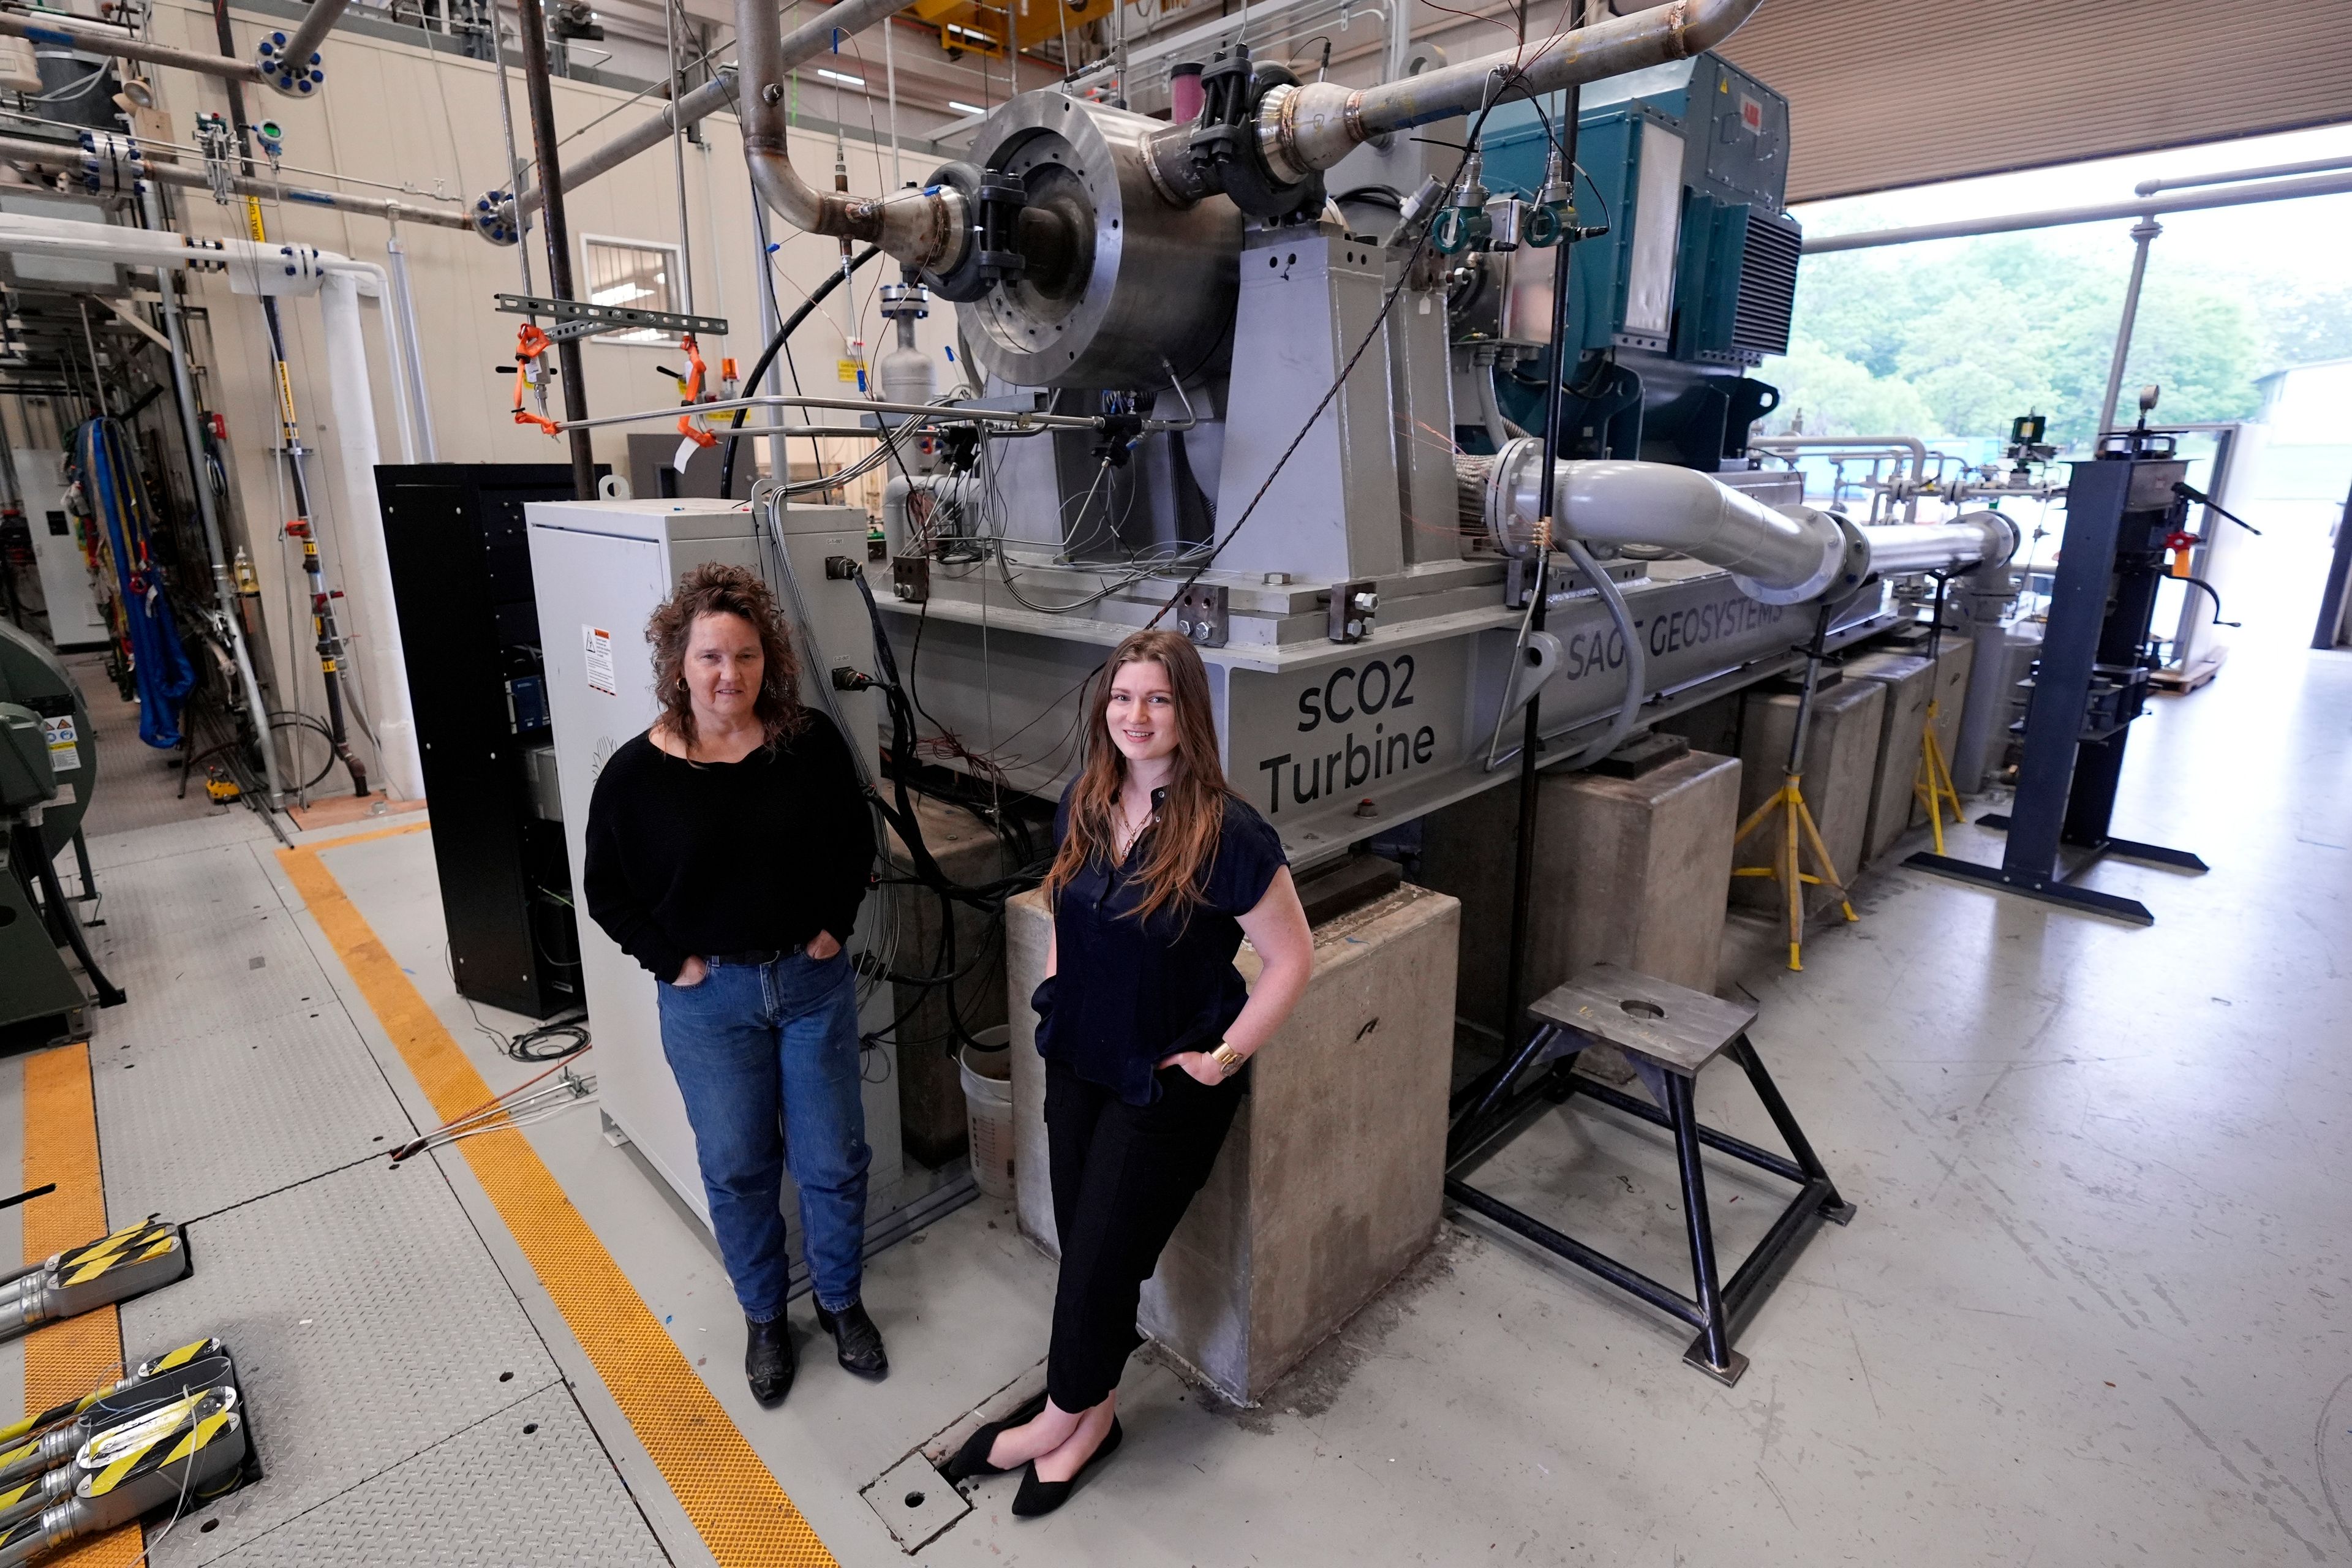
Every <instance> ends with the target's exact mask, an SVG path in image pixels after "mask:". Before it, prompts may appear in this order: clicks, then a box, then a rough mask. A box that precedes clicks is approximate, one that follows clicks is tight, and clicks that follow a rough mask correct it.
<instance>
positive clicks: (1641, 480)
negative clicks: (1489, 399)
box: [1486, 438, 1846, 602]
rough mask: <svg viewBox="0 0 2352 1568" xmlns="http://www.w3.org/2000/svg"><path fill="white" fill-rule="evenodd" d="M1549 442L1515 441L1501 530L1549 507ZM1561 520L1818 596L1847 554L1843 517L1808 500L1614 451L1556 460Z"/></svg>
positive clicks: (1504, 466) (1497, 462)
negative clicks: (1797, 502) (1545, 467)
mask: <svg viewBox="0 0 2352 1568" xmlns="http://www.w3.org/2000/svg"><path fill="white" fill-rule="evenodd" d="M1542 458H1543V452H1542V446H1541V443H1539V442H1538V441H1536V440H1534V439H1533V438H1522V439H1519V440H1515V441H1512V442H1511V443H1510V444H1509V445H1507V446H1506V447H1504V448H1503V450H1502V451H1501V452H1500V453H1498V454H1497V455H1496V458H1495V459H1494V466H1493V468H1491V469H1490V470H1489V471H1488V475H1487V480H1486V522H1487V527H1488V529H1489V531H1491V532H1492V533H1493V534H1494V535H1495V536H1496V538H1497V539H1498V540H1500V539H1506V538H1508V537H1510V536H1512V535H1514V534H1516V533H1517V532H1519V531H1523V530H1525V529H1527V528H1528V527H1530V526H1531V525H1532V524H1534V522H1535V521H1537V520H1538V518H1539V517H1541V516H1542V511H1541V507H1542V495H1541V490H1542V483H1543V475H1542ZM1553 468H1554V476H1553V485H1554V502H1553V509H1552V516H1553V522H1554V527H1555V529H1556V530H1557V531H1559V533H1560V534H1563V535H1565V536H1567V537H1570V538H1574V539H1579V540H1582V541H1583V542H1586V543H1588V544H1619V545H1622V544H1639V545H1650V546H1654V547H1659V548H1663V549H1667V550H1673V551H1675V552H1679V553H1681V554H1684V555H1688V556H1690V557H1691V558H1693V559H1694V560H1697V561H1704V562H1706V563H1707V564H1708V565H1710V566H1720V567H1722V568H1724V569H1725V570H1726V571H1729V572H1733V573H1736V574H1738V575H1740V576H1742V577H1744V578H1748V579H1749V580H1750V581H1752V582H1753V583H1754V584H1757V585H1758V586H1759V587H1761V588H1763V589H1764V590H1766V591H1767V592H1769V593H1771V594H1772V595H1774V597H1775V599H1776V601H1779V602H1791V599H1782V598H1781V597H1780V596H1781V595H1790V596H1791V598H1792V599H1793V598H1811V597H1812V596H1813V595H1815V594H1818V593H1820V592H1821V591H1822V589H1824V588H1826V587H1828V586H1829V584H1830V583H1831V581H1832V579H1833V578H1834V577H1835V576H1836V575H1837V574H1838V571H1839V569H1840V568H1841V567H1842V566H1843V563H1844V559H1845V547H1846V542H1845V536H1844V534H1843V531H1841V530H1840V529H1839V527H1838V525H1837V523H1836V522H1835V521H1832V520H1831V519H1829V518H1828V517H1826V516H1825V515H1824V514H1822V513H1821V512H1817V511H1814V510H1811V509H1810V508H1806V507H1792V508H1790V509H1789V510H1787V511H1778V510H1774V509H1772V508H1771V507H1769V506H1767V505H1765V504H1764V503H1763V502H1762V501H1759V500H1757V499H1756V498H1755V497H1753V496H1751V495H1748V493H1747V492H1745V491H1743V490H1735V489H1732V488H1731V487H1729V486H1728V485H1724V484H1718V483H1717V481H1716V480H1715V479H1712V478H1710V477H1709V476H1707V475H1706V474H1703V473H1700V472H1699V471H1698V470H1697V469H1696V468H1675V467H1674V466H1672V465H1670V464H1665V463H1640V462H1625V461H1619V460H1614V459H1609V460H1601V461H1585V462H1559V463H1556V464H1554V465H1553Z"/></svg>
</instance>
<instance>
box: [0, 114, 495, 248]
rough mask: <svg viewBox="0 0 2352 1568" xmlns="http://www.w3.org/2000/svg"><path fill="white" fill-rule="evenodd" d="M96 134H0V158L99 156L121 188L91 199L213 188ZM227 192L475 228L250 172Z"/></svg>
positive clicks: (62, 166)
mask: <svg viewBox="0 0 2352 1568" xmlns="http://www.w3.org/2000/svg"><path fill="white" fill-rule="evenodd" d="M92 134H93V135H94V136H103V137H105V140H104V141H102V142H99V143H98V145H97V147H96V148H95V149H94V150H92V149H85V148H80V147H73V146H66V145H61V144H59V143H58V142H36V141H33V140H31V139H30V138H27V137H21V136H0V159H6V160H9V161H11V162H22V163H33V164H36V165H37V166H41V167H44V168H47V169H53V170H57V171H59V172H61V173H64V174H72V175H79V174H82V173H83V172H84V171H85V170H86V168H87V166H88V164H89V160H90V158H91V157H92V156H95V157H96V158H97V159H98V160H99V163H100V170H101V174H100V183H101V184H102V185H105V186H109V187H118V188H110V189H101V190H98V191H89V192H85V193H83V194H85V195H127V194H129V192H130V190H131V185H132V184H133V182H135V181H137V180H142V179H143V180H151V181H152V182H154V183H155V184H159V185H173V186H176V187H179V188H182V189H185V190H210V189H211V188H212V182H211V181H210V180H209V179H207V178H206V177H205V172H204V171H203V170H202V169H201V168H189V167H187V166H185V165H184V164H179V163H156V162H154V161H153V160H152V159H148V158H145V157H143V156H142V157H140V158H137V159H136V160H135V161H134V160H132V158H131V155H130V154H131V143H130V139H129V138H117V137H113V136H111V135H109V134H108V133H105V132H93V133H92ZM116 142H120V143H121V146H120V148H119V150H118V149H117V148H116V147H114V146H113V145H112V143H116ZM229 188H230V189H231V190H233V191H235V192H236V194H237V195H243V196H261V197H265V198H269V199H275V200H278V201H284V202H292V203H294V204H296V205H300V206H313V207H331V208H332V209H334V210H335V211H337V212H346V213H356V214H358V215H360V216H363V217H380V218H385V219H392V218H404V219H406V220H408V221H410V222H412V223H428V224H431V225H433V226H435V227H436V228H471V227H473V224H472V223H471V221H469V220H468V219H467V217H466V216H465V215H464V214H463V213H455V212H440V211H435V210H434V209H432V208H429V207H413V206H410V205H408V204H406V203H405V202H396V201H386V200H383V198H381V197H377V196H354V195H345V194H344V193H343V192H341V191H314V190H310V189H309V188H307V187H305V186H301V185H281V184H278V182H276V181H275V180H263V179H257V178H255V177H253V176H251V175H247V174H236V175H232V176H230V179H229Z"/></svg>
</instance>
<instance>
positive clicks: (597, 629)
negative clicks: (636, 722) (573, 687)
mask: <svg viewBox="0 0 2352 1568" xmlns="http://www.w3.org/2000/svg"><path fill="white" fill-rule="evenodd" d="M580 640H581V643H582V645H583V647H584V648H585V650H586V652H587V655H588V689H589V690H591V691H601V692H603V693H604V695H605V696H607V697H618V696H619V695H620V694H621V688H620V686H619V685H618V684H617V683H616V682H615V681H614V679H613V634H612V633H610V632H608V631H606V630H605V629H604V627H602V626H582V627H581V628H580Z"/></svg>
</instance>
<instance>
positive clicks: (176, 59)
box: [0, 11, 261, 82]
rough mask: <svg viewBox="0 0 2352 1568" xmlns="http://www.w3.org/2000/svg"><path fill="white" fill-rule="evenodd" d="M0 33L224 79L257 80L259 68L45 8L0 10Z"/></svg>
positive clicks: (246, 62) (249, 63)
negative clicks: (29, 12)
mask: <svg viewBox="0 0 2352 1568" xmlns="http://www.w3.org/2000/svg"><path fill="white" fill-rule="evenodd" d="M0 34H5V35H6V36H8V37H16V38H30V39H31V40H32V41H33V42H35V43H37V44H61V45H64V46H66V47H69V48H76V49H84V50H87V51H88V52H89V53H90V54H93V55H110V56H112V57H113V58H116V59H124V60H140V61H142V62H144V63H146V64H148V65H157V66H177V67H178V68H180V69H182V70H191V71H195V72H197V73H198V74H200V75H203V76H214V77H219V78H221V79H223V80H225V81H249V82H258V81H260V80H261V68H259V67H258V66H256V65H254V64H253V63H252V62H251V61H249V60H233V59H228V58H225V57H223V56H220V55H200V54H196V53H194V52H193V51H191V50H188V49H175V48H173V47H171V46H170V45H168V44H151V43H149V42H148V41H147V40H146V39H144V38H140V37H132V36H131V34H129V33H126V32H123V31H122V30H121V29H120V28H117V27H105V26H99V25H98V24H96V23H94V22H84V21H80V20H78V19H77V18H75V17H71V16H53V15H51V14H50V13H48V12H46V11H45V12H41V13H39V14H37V15H30V16H28V15H26V13H24V12H22V11H0Z"/></svg>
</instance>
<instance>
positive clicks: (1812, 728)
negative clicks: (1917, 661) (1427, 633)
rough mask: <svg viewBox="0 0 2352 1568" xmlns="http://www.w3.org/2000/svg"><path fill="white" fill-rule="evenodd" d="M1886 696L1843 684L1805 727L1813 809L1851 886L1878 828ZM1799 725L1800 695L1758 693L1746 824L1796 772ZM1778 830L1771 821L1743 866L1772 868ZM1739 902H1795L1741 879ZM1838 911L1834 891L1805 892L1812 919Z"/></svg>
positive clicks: (1735, 895) (1748, 726) (1750, 721)
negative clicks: (1868, 835) (1793, 755)
mask: <svg viewBox="0 0 2352 1568" xmlns="http://www.w3.org/2000/svg"><path fill="white" fill-rule="evenodd" d="M1885 707H1886V689H1885V687H1884V686H1881V685H1880V684H1878V683H1877V682H1876V681H1871V680H1841V681H1839V682H1837V683H1836V684H1835V685H1833V686H1829V687H1825V688H1822V689H1819V690H1817V691H1815V692H1814V693H1813V711H1812V719H1811V722H1810V723H1808V724H1807V725H1806V728H1805V751H1804V755H1803V756H1802V757H1801V758H1800V759H1799V761H1800V763H1801V772H1802V773H1803V775H1804V783H1803V785H1802V788H1803V790H1804V795H1805V805H1806V806H1807V807H1808V808H1809V809H1810V810H1811V812H1812V816H1813V822H1814V824H1815V825H1816V826H1819V827H1820V828H1821V830H1822V843H1823V844H1824V845H1825V846H1827V847H1828V849H1829V852H1830V858H1831V860H1832V862H1833V863H1834V864H1835V866H1836V868H1837V873H1838V876H1839V877H1840V878H1841V879H1844V880H1845V881H1846V882H1847V883H1848V884H1849V885H1851V884H1852V881H1853V877H1854V874H1855V872H1856V870H1857V869H1858V868H1859V866H1860V863H1861V860H1862V847H1863V834H1864V829H1866V828H1867V827H1868V826H1869V824H1870V798H1871V783H1872V781H1873V780H1874V779H1875V778H1876V777H1877V775H1878V731H1879V725H1880V716H1881V715H1882V714H1883V713H1884V712H1885ZM1796 721H1797V699H1796V697H1795V696H1794V695H1793V694H1774V695H1772V696H1769V697H1768V696H1766V695H1764V694H1763V693H1761V692H1750V693H1749V694H1748V713H1747V718H1746V721H1745V722H1744V723H1743V725H1742V726H1741V728H1742V731H1743V734H1742V738H1741V746H1742V749H1741V752H1740V761H1741V763H1744V764H1746V772H1745V773H1744V774H1743V775H1742V776H1741V779H1740V782H1739V816H1740V820H1741V821H1743V822H1744V821H1746V820H1747V819H1748V814H1749V813H1750V812H1752V811H1754V810H1755V809H1756V808H1757V807H1758V806H1759V805H1763V804H1764V803H1765V802H1766V801H1767V800H1769V799H1770V798H1771V797H1772V795H1773V794H1774V793H1775V792H1776V791H1778V790H1779V789H1780V784H1781V780H1782V778H1783V776H1784V773H1785V770H1786V769H1787V767H1788V765H1789V741H1790V735H1791V734H1792V732H1793V731H1794V727H1795V725H1796ZM1780 831H1781V829H1780V826H1779V824H1778V823H1776V822H1771V821H1768V822H1767V823H1766V824H1765V825H1764V826H1761V827H1759V828H1758V829H1757V831H1756V833H1755V835H1754V836H1753V837H1750V838H1749V839H1748V842H1747V843H1746V844H1745V845H1743V846H1741V847H1740V850H1739V863H1740V864H1741V865H1743V866H1759V865H1767V864H1769V863H1770V862H1771V859H1772V856H1773V851H1774V849H1775V848H1776V847H1777V846H1778V845H1779V844H1780ZM1731 899H1732V902H1734V903H1735V904H1738V905H1740V906H1742V907H1743V908H1748V909H1759V910H1784V909H1786V908H1787V907H1788V899H1789V895H1788V893H1787V891H1786V889H1783V888H1782V887H1781V886H1780V883H1778V882H1776V881H1774V880H1772V879H1769V878H1767V877H1740V878H1737V879H1734V880H1733V882H1732V884H1731ZM1836 907H1837V895H1836V894H1835V893H1833V892H1832V891H1831V890H1830V889H1827V888H1820V887H1808V888H1807V889H1805V912H1806V914H1807V916H1808V917H1809V918H1818V917H1819V916H1820V915H1822V913H1823V912H1824V911H1827V910H1833V909H1835V908H1836Z"/></svg>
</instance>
